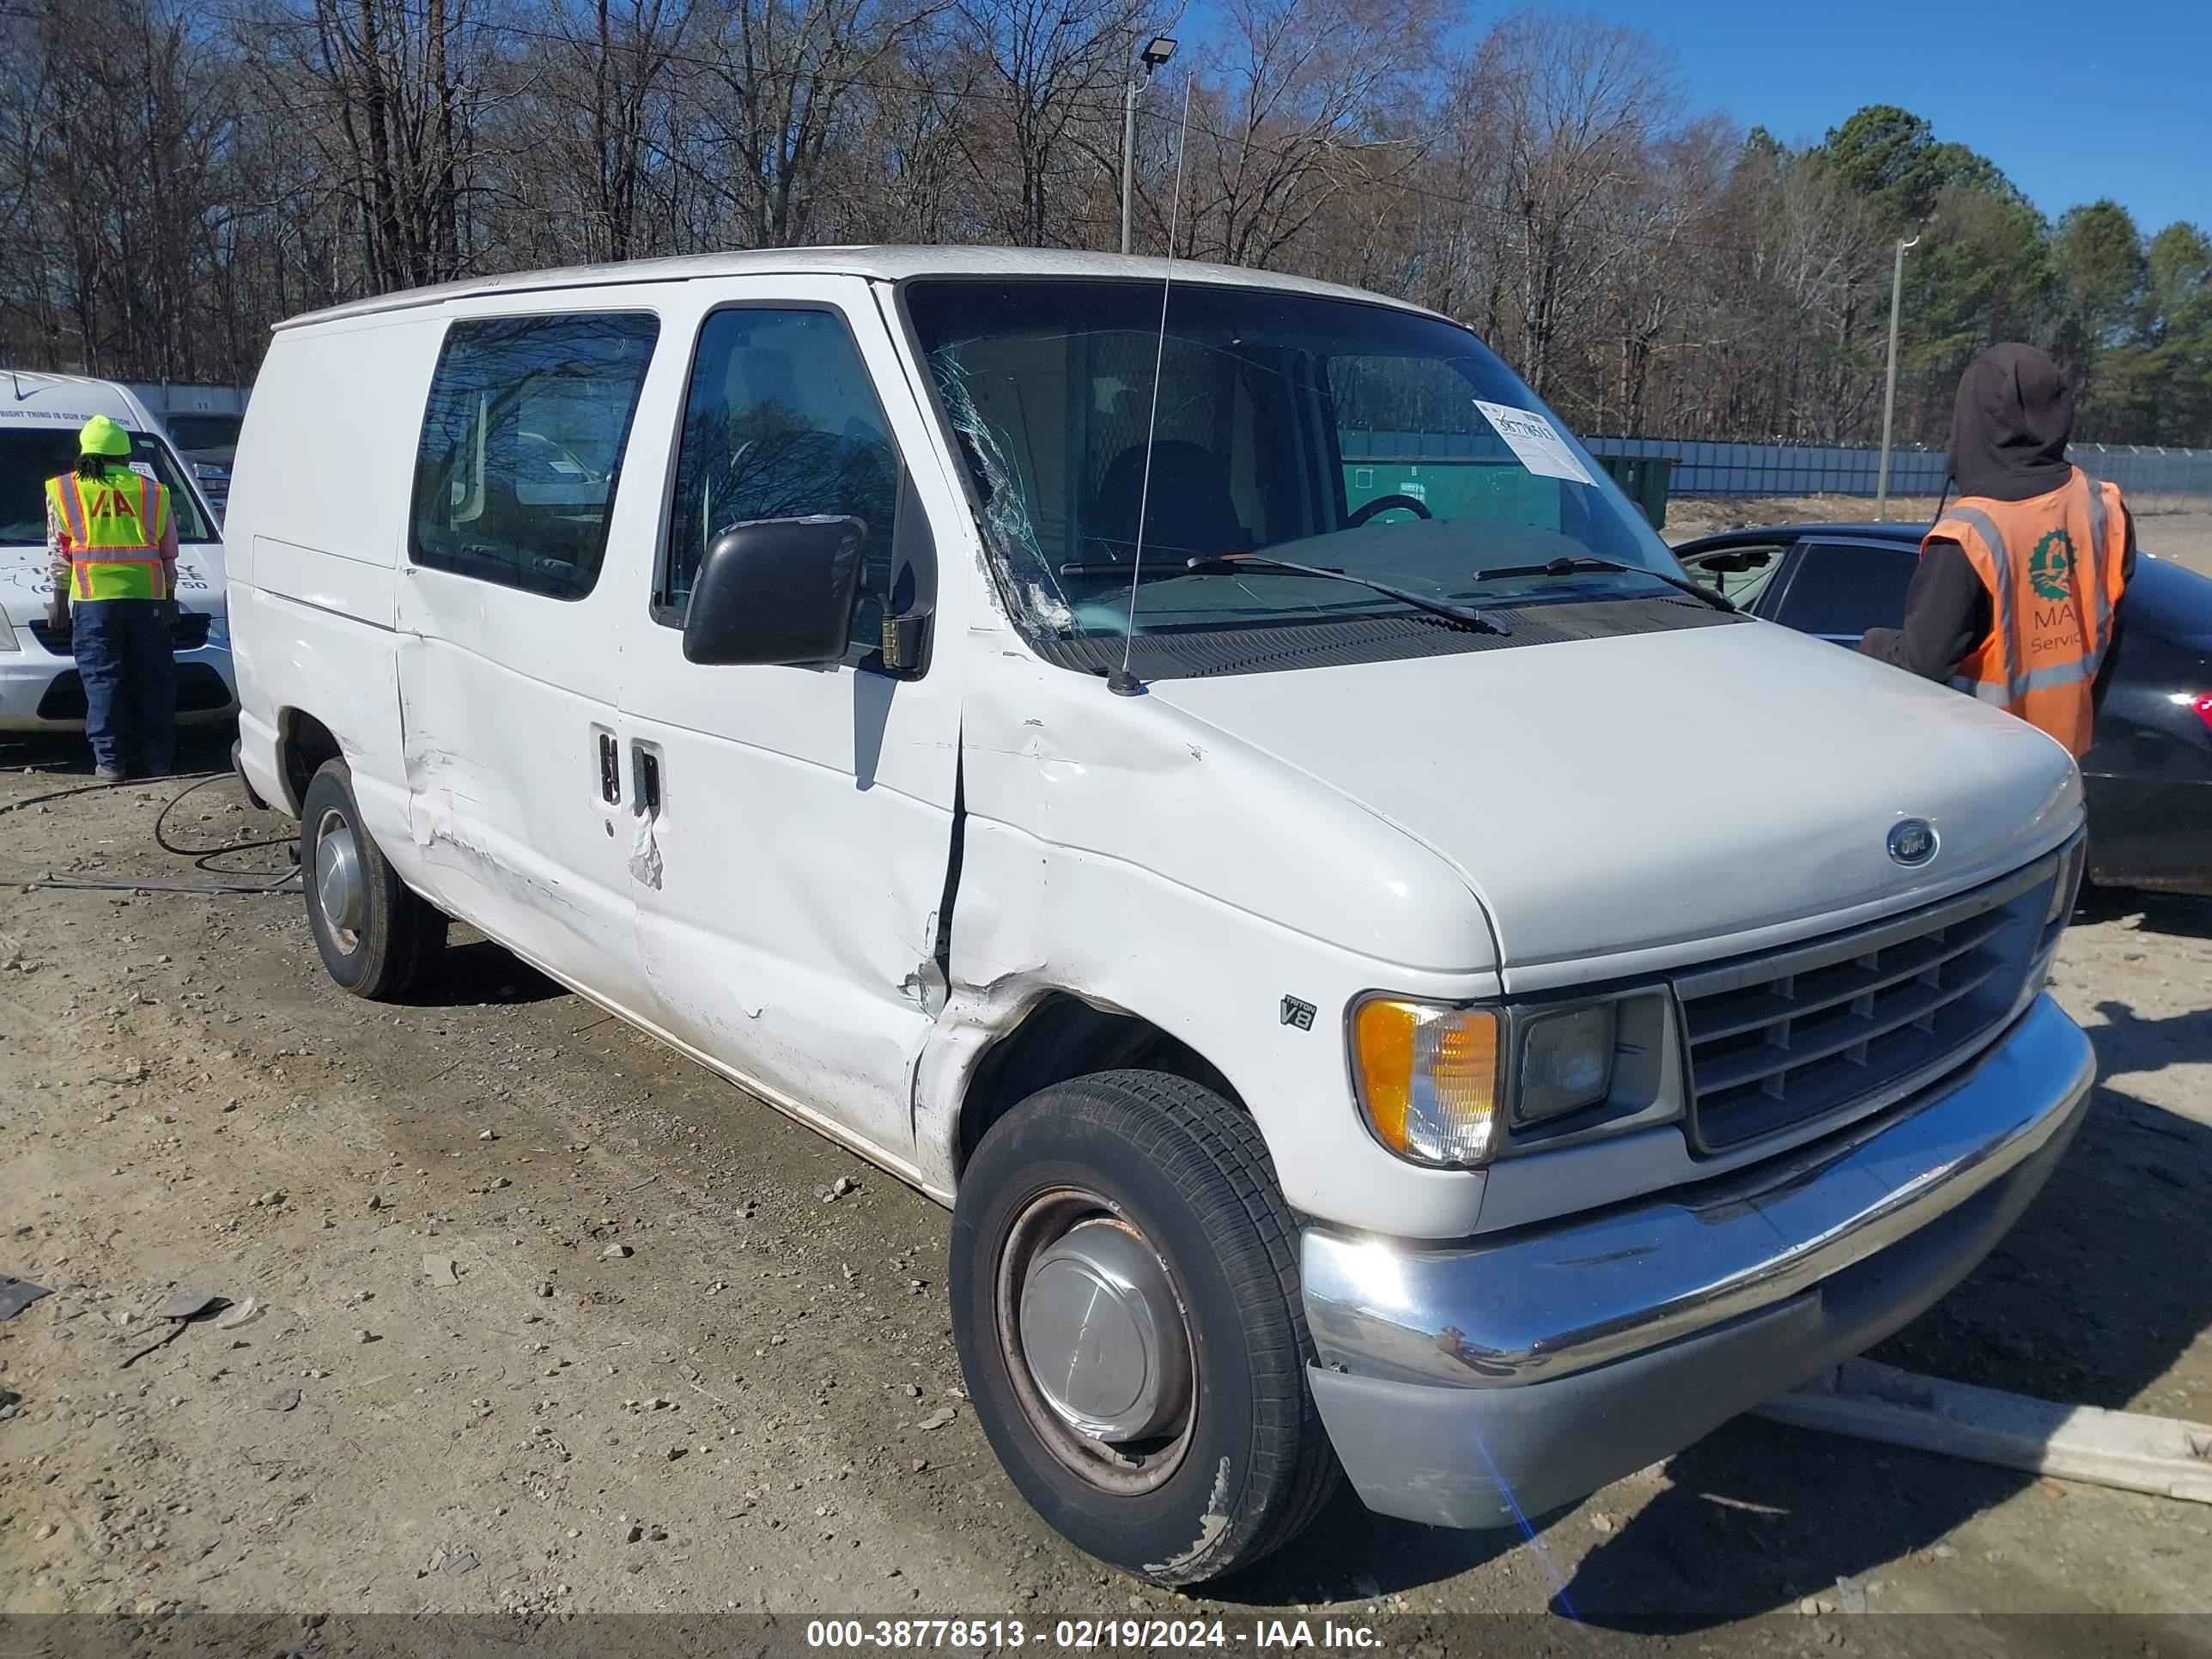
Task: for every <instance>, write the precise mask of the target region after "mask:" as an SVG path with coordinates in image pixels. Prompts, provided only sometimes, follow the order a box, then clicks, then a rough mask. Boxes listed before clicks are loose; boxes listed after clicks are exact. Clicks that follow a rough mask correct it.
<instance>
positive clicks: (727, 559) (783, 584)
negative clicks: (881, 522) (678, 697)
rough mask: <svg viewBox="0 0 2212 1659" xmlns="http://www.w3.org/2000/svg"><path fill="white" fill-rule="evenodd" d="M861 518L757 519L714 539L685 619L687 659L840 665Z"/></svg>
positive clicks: (854, 597) (855, 580)
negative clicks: (836, 663) (836, 662)
mask: <svg viewBox="0 0 2212 1659" xmlns="http://www.w3.org/2000/svg"><path fill="white" fill-rule="evenodd" d="M867 538H868V527H867V526H866V525H865V524H863V523H862V522H861V521H860V520H858V519H836V518H813V519H761V520H756V521H755V522H753V523H751V524H741V525H737V526H732V528H730V529H728V530H726V531H724V532H722V533H721V535H720V536H719V537H717V538H715V541H714V545H713V546H712V547H710V548H708V550H707V556H706V557H705V558H704V559H703V560H702V561H701V562H700V564H699V573H698V574H697V575H696V577H695V578H694V579H693V580H692V583H691V603H690V606H689V608H688V609H687V610H686V611H684V660H685V661H686V662H696V663H706V664H711V665H723V664H738V663H803V662H834V661H836V659H838V658H840V657H842V656H843V655H844V654H845V647H846V645H847V642H848V636H849V635H850V634H851V633H852V629H853V608H854V605H855V604H856V603H857V602H858V599H859V597H860V549H861V547H862V546H863V544H866V541H867Z"/></svg>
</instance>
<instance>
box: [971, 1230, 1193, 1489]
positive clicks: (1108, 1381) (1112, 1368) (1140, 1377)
mask: <svg viewBox="0 0 2212 1659" xmlns="http://www.w3.org/2000/svg"><path fill="white" fill-rule="evenodd" d="M996 1303H997V1308H998V1321H999V1342H1000V1351H1001V1352H1003V1353H1004V1354H1005V1356H1006V1370H1007V1373H1008V1375H1009V1376H1011V1377H1012V1381H1013V1384H1014V1390H1015V1393H1016V1395H1017V1396H1018V1399H1019V1401H1020V1403H1021V1407H1022V1410H1023V1414H1024V1416H1025V1417H1027V1418H1028V1419H1029V1422H1030V1426H1031V1427H1032V1428H1033V1429H1034V1430H1035V1431H1036V1435H1037V1437H1038V1438H1039V1439H1040V1440H1042V1442H1043V1443H1044V1445H1045V1448H1046V1449H1047V1450H1048V1451H1050V1452H1051V1453H1052V1455H1054V1457H1055V1458H1056V1459H1057V1460H1058V1461H1059V1462H1060V1463H1061V1464H1062V1465H1063V1466H1065V1467H1066V1468H1068V1469H1069V1470H1071V1471H1073V1473H1075V1474H1079V1475H1080V1476H1082V1478H1083V1479H1084V1480H1087V1481H1089V1482H1090V1483H1091V1484H1092V1485H1093V1486H1099V1487H1101V1488H1103V1489H1104V1490H1106V1491H1109V1492H1121V1493H1132V1492H1145V1491H1149V1490H1151V1489H1152V1488H1153V1487H1155V1486H1158V1485H1159V1484H1160V1483H1161V1482H1163V1481H1164V1480H1167V1479H1168V1477H1169V1476H1170V1475H1171V1474H1174V1473H1175V1471H1176V1468H1177V1467H1178V1466H1179V1465H1180V1464H1181V1462H1182V1457H1183V1454H1184V1452H1185V1451H1186V1450H1187V1449H1188V1446H1189V1443H1190V1437H1191V1431H1192V1426H1193V1425H1194V1422H1195V1420H1196V1417H1197V1409H1198V1398H1199V1393H1200V1383H1199V1379H1198V1377H1197V1375H1196V1368H1195V1365H1194V1361H1193V1358H1192V1355H1193V1345H1192V1342H1191V1339H1190V1326H1189V1321H1188V1317H1187V1316H1186V1315H1185V1313H1184V1311H1183V1305H1182V1297H1180V1296H1179V1295H1178V1294H1177V1293H1176V1285H1175V1281H1174V1278H1173V1276H1172V1275H1171V1273H1170V1271H1169V1269H1168V1267H1167V1264H1166V1263H1165V1262H1164V1261H1163V1260H1162V1259H1161V1257H1160V1254H1159V1252H1158V1250H1157V1249H1154V1248H1153V1246H1152V1243H1151V1242H1150V1241H1149V1240H1148V1239H1146V1237H1145V1235H1144V1234H1143V1233H1142V1232H1141V1231H1139V1230H1138V1228H1137V1227H1135V1226H1134V1225H1132V1224H1131V1222H1130V1221H1129V1220H1128V1218H1127V1217H1125V1216H1123V1215H1122V1214H1121V1213H1120V1212H1119V1211H1118V1209H1117V1208H1116V1207H1115V1205H1114V1204H1113V1203H1112V1202H1111V1201H1110V1200H1107V1199H1106V1198H1105V1197H1103V1195H1101V1194H1097V1193H1092V1192H1086V1191H1083V1190H1081V1189H1079V1188H1054V1189H1052V1190H1050V1191H1048V1192H1045V1193H1042V1194H1039V1195H1038V1196H1037V1197H1036V1198H1035V1199H1033V1200H1030V1204H1029V1206H1028V1207H1027V1208H1026V1209H1024V1211H1023V1212H1022V1213H1021V1215H1020V1216H1019V1217H1018V1218H1017V1219H1016V1221H1015V1223H1014V1225H1013V1226H1012V1229H1011V1230H1010V1231H1009V1232H1008V1234H1007V1237H1006V1249H1005V1251H1004V1253H1003V1254H1002V1255H1000V1259H999V1273H998V1286H997V1296H996Z"/></svg>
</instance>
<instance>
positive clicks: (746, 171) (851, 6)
mask: <svg viewBox="0 0 2212 1659" xmlns="http://www.w3.org/2000/svg"><path fill="white" fill-rule="evenodd" d="M942 9H943V0H938V3H923V4H919V5H907V6H896V5H893V4H891V3H889V0H800V3H793V0H730V3H729V9H728V13H727V16H726V21H724V23H723V25H722V27H721V29H720V38H719V39H718V40H715V41H714V42H713V50H712V51H711V52H710V53H709V54H708V55H709V56H710V57H711V58H713V59H714V63H715V67H714V71H713V74H712V76H710V77H709V84H712V85H714V87H715V90H716V93H717V98H716V105H717V111H716V113H715V114H714V118H713V119H712V121H711V124H710V125H711V127H712V130H713V131H714V136H715V138H716V140H717V141H718V143H719V145H720V147H721V148H723V149H726V151H727V153H728V155H729V159H730V163H731V165H730V166H729V167H728V170H727V179H728V182H727V186H726V187H727V189H728V191H729V195H730V208H731V218H732V230H733V232H734V234H735V237H736V240H738V241H739V242H740V243H742V244H743V245H745V246H752V247H781V246H788V245H789V244H791V243H793V242H804V241H806V240H809V239H810V238H811V235H812V234H813V230H814V227H815V224H816V222H817V218H818V217H819V216H820V213H821V209H822V203H821V191H822V185H823V180H824V177H825V173H826V171H827V168H828V165H829V159H830V157H831V155H832V153H833V151H834V149H836V147H837V146H838V145H839V144H840V143H843V142H846V141H848V140H849V139H850V138H851V137H852V136H853V134H854V132H855V131H857V130H858V128H859V126H860V125H861V121H860V118H861V115H862V113H863V111H864V106H865V104H866V98H867V96H868V95H869V94H871V93H872V91H873V90H874V89H875V86H874V85H873V84H872V83H890V82H892V81H893V80H894V79H895V76H896V64H897V52H898V48H899V46H900V44H901V42H902V40H905V39H907V38H908V36H910V35H912V34H913V33H915V32H916V31H919V30H921V28H923V27H926V26H927V24H928V23H929V21H931V20H932V19H933V17H935V16H936V15H937V14H938V13H939V11H941V10H942Z"/></svg>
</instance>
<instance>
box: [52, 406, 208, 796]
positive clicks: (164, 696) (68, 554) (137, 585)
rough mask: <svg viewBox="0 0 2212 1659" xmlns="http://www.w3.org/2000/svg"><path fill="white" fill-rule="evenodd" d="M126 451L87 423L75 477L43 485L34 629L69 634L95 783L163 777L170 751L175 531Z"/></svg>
mask: <svg viewBox="0 0 2212 1659" xmlns="http://www.w3.org/2000/svg"><path fill="white" fill-rule="evenodd" d="M131 447H132V441H131V434H130V432H129V431H128V430H127V429H126V428H123V427H121V426H118V425H117V424H116V423H115V422H113V421H112V420H110V419H109V418H108V417H107V416H105V415H95V416H93V417H92V418H91V419H90V420H88V421H87V422H85V423H84V426H83V428H82V431H80V432H79V434H78V435H77V452H78V453H77V463H76V470H75V471H70V472H64V473H63V474H62V475H61V476H60V477H55V478H49V479H47V480H46V553H47V562H48V565H49V567H50V568H49V574H50V575H51V576H52V580H53V598H52V599H51V600H50V601H49V602H48V604H47V607H46V620H47V621H48V622H49V623H52V625H53V626H54V628H55V629H58V630H59V629H66V630H67V632H68V634H69V639H70V652H71V653H72V654H73V655H74V656H75V657H76V670H77V675H78V678H81V679H82V681H83V682H84V702H85V715H84V730H85V735H86V736H87V737H88V738H90V739H91V740H92V758H93V769H94V770H93V775H94V777H96V778H98V779H100V781H102V782H117V783H119V782H121V781H123V780H124V779H125V778H126V777H133V776H136V777H162V776H165V775H167V773H168V772H169V770H170V768H171V765H172V763H173V756H174V754H175V750H176V717H177V684H176V659H175V655H174V653H175V649H176V645H175V639H174V633H173V617H174V611H175V608H176V607H175V605H174V603H173V598H172V596H173V594H174V593H175V592H176V591H177V528H176V525H175V523H174V521H173V519H172V516H171V514H170V511H169V492H168V490H167V489H166V488H164V487H163V486H162V485H161V484H160V483H156V482H155V479H154V478H153V477H151V475H150V469H149V471H147V472H141V471H137V469H136V468H135V467H133V466H132V465H131Z"/></svg>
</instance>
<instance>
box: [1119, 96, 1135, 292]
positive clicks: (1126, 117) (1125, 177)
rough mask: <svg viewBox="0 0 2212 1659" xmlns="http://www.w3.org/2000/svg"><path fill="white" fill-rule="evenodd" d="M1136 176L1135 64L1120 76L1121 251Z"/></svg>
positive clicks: (1125, 244)
mask: <svg viewBox="0 0 2212 1659" xmlns="http://www.w3.org/2000/svg"><path fill="white" fill-rule="evenodd" d="M1136 176H1137V66H1136V65H1135V64H1130V65H1129V67H1128V70H1127V73H1125V74H1124V75H1123V76H1122V77H1121V252H1124V253H1127V252H1128V251H1129V198H1130V197H1131V195H1132V194H1133V190H1132V185H1133V183H1134V182H1135V179H1136Z"/></svg>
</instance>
